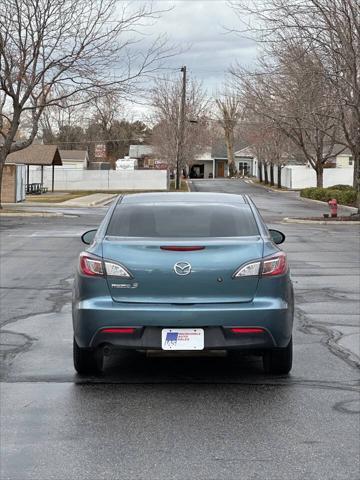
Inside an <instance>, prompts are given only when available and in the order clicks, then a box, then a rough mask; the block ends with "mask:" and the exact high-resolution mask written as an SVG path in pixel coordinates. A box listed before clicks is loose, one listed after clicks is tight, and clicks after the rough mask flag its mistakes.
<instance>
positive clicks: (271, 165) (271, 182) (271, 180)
mask: <svg viewBox="0 0 360 480" xmlns="http://www.w3.org/2000/svg"><path fill="white" fill-rule="evenodd" d="M270 185H271V186H272V187H273V186H274V185H275V182H274V164H273V163H270Z"/></svg>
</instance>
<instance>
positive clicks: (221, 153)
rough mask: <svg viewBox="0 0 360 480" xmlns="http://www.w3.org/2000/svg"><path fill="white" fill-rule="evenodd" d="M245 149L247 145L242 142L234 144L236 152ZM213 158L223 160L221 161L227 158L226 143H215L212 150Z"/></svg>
mask: <svg viewBox="0 0 360 480" xmlns="http://www.w3.org/2000/svg"><path fill="white" fill-rule="evenodd" d="M244 147H246V144H244V142H241V141H235V142H234V151H235V152H236V151H238V150H241V149H243V148H244ZM211 156H212V158H221V159H223V158H224V159H226V158H227V149H226V144H225V142H224V141H216V142H214V143H213V145H212V148H211Z"/></svg>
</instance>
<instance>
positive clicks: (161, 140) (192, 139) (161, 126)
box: [152, 76, 210, 168]
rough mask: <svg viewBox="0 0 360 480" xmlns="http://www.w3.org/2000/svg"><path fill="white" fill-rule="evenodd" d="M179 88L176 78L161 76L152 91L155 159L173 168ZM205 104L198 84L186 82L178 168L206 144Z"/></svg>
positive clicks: (178, 110) (208, 129)
mask: <svg viewBox="0 0 360 480" xmlns="http://www.w3.org/2000/svg"><path fill="white" fill-rule="evenodd" d="M181 88H182V85H181V80H180V79H176V80H175V79H174V77H171V76H165V77H162V78H159V79H158V80H157V81H156V82H155V85H154V88H153V89H152V105H153V109H154V114H153V116H152V123H153V124H154V128H153V135H152V144H153V146H154V148H155V151H156V153H157V155H158V157H159V158H160V159H162V160H164V162H167V163H168V164H169V165H170V166H171V167H175V165H176V152H177V142H178V138H177V137H178V133H179V118H180V98H181ZM208 105H209V103H208V98H207V96H206V94H205V92H204V90H203V87H202V85H201V83H199V82H198V81H196V80H194V79H192V80H190V81H188V85H187V99H186V109H185V125H184V130H185V131H184V142H183V146H182V156H183V158H182V159H181V166H180V167H181V168H184V167H185V164H187V165H191V164H192V163H193V161H194V160H195V157H196V155H198V154H201V153H203V151H204V149H205V148H206V147H208V146H209V145H210V128H209V124H208Z"/></svg>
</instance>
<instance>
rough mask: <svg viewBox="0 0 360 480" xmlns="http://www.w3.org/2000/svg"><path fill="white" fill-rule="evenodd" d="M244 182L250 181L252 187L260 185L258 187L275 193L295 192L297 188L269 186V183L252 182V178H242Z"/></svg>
mask: <svg viewBox="0 0 360 480" xmlns="http://www.w3.org/2000/svg"><path fill="white" fill-rule="evenodd" d="M242 180H243V179H242ZM244 182H245V183H251V185H254V187H260V188H263V189H265V190H271V191H272V192H276V193H292V192H297V190H289V189H286V190H279V189H278V188H273V187H270V185H263V184H262V183H258V182H254V180H251V179H248V180H244Z"/></svg>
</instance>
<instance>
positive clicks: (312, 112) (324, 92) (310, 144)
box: [232, 42, 339, 187]
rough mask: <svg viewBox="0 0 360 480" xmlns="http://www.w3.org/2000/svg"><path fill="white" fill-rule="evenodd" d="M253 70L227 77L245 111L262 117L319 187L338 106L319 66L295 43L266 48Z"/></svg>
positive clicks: (331, 144) (336, 124) (331, 145)
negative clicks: (286, 140)
mask: <svg viewBox="0 0 360 480" xmlns="http://www.w3.org/2000/svg"><path fill="white" fill-rule="evenodd" d="M259 62H260V69H259V71H258V72H252V73H251V72H247V71H245V70H244V69H240V68H237V67H235V68H233V69H232V74H233V77H234V82H235V85H236V86H237V88H238V91H239V94H241V95H242V96H243V101H244V105H245V107H246V109H247V111H250V112H252V113H253V114H255V115H258V116H261V117H263V118H265V119H267V121H268V123H269V124H271V125H273V126H275V127H276V128H277V129H279V130H280V131H281V132H282V134H284V135H286V136H287V137H288V138H289V139H290V140H291V141H292V143H293V145H294V148H296V149H297V150H298V149H299V150H300V151H301V152H302V154H303V156H304V157H305V159H306V160H307V161H308V162H309V164H310V165H311V167H312V168H313V169H314V170H315V172H316V178H317V186H318V187H322V186H323V169H324V165H325V164H326V162H327V161H328V160H329V159H330V158H332V156H333V154H334V147H335V144H336V142H337V139H338V136H339V122H338V120H337V114H338V110H337V105H336V104H335V103H334V98H333V91H332V89H331V88H330V86H329V83H328V82H326V81H324V77H323V74H322V73H323V65H322V63H321V61H320V60H319V59H318V58H317V57H315V56H314V55H313V54H312V53H308V52H307V51H305V50H304V49H303V47H302V46H301V45H298V44H297V42H294V44H293V45H292V46H289V47H286V48H283V47H282V46H281V47H280V46H279V45H275V46H273V48H271V59H270V60H268V59H267V58H266V57H262V58H261V59H260V60H259Z"/></svg>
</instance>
